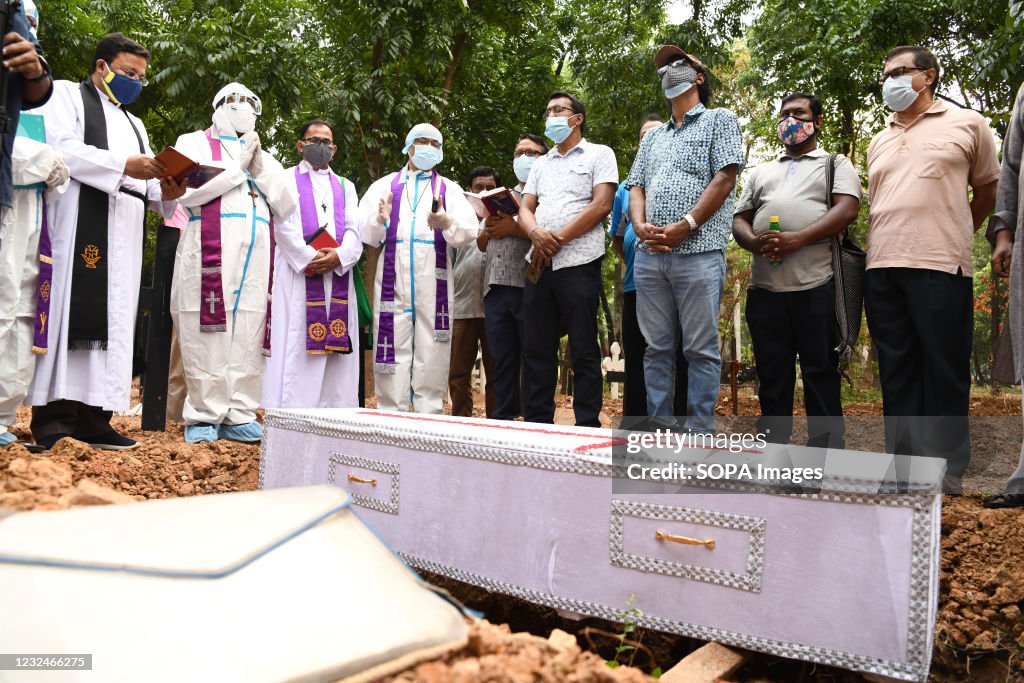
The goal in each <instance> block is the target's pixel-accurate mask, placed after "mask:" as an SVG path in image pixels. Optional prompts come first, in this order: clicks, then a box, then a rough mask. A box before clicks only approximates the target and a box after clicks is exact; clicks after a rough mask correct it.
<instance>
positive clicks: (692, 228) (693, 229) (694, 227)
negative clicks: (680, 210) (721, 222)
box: [683, 213, 700, 235]
mask: <svg viewBox="0 0 1024 683" xmlns="http://www.w3.org/2000/svg"><path fill="white" fill-rule="evenodd" d="M683 220H684V221H686V222H687V223H689V224H690V234H691V235H692V234H694V233H695V232H697V229H698V228H699V227H700V226H699V225H698V224H697V219H696V218H694V217H693V214H689V213H688V214H686V215H685V216H683Z"/></svg>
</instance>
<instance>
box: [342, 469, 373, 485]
mask: <svg viewBox="0 0 1024 683" xmlns="http://www.w3.org/2000/svg"><path fill="white" fill-rule="evenodd" d="M348 480H349V481H351V482H353V483H355V484H369V485H370V486H376V485H377V480H376V479H363V478H362V477H357V476H356V475H354V474H352V473H351V472H349V473H348Z"/></svg>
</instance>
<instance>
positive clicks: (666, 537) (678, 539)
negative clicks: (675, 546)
mask: <svg viewBox="0 0 1024 683" xmlns="http://www.w3.org/2000/svg"><path fill="white" fill-rule="evenodd" d="M654 538H655V539H657V540H659V541H670V542H672V543H682V544H683V545H702V546H704V547H705V548H707V549H708V550H714V549H715V539H713V538H708V539H706V540H703V541H702V540H700V539H699V538H690V537H689V536H674V535H672V534H666V533H665V532H664V531H662V530H661V529H658V530H657V531H655V532H654Z"/></svg>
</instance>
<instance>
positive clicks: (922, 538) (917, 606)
mask: <svg viewBox="0 0 1024 683" xmlns="http://www.w3.org/2000/svg"><path fill="white" fill-rule="evenodd" d="M264 427H265V430H264V437H263V442H262V444H261V448H260V469H259V484H260V488H261V489H262V488H264V487H265V486H264V468H265V467H266V453H267V450H268V443H269V441H270V439H271V438H272V435H273V434H274V432H273V429H275V428H276V429H284V430H289V431H296V432H300V433H304V434H313V435H319V436H326V437H335V438H349V439H356V440H358V441H364V442H369V443H378V444H387V445H391V446H395V447H399V448H408V449H412V450H419V451H429V452H433V453H441V454H446V455H454V456H457V457H464V458H472V459H477V460H491V461H494V462H499V463H503V464H508V465H525V466H527V467H534V468H537V469H543V470H550V471H559V472H573V473H577V474H584V475H591V476H606V477H609V476H612V473H613V467H612V465H611V464H609V463H599V462H594V461H592V460H581V459H579V458H575V457H568V456H567V454H566V453H565V452H564V451H561V450H556V449H553V448H551V447H545V446H538V447H537V448H536V449H535V450H536V451H541V452H545V453H548V454H550V455H537V454H534V453H526V452H522V451H515V450H511V449H512V448H521V447H522V444H520V443H511V442H503V441H499V440H488V441H483V440H480V439H478V440H474V441H467V440H465V439H464V440H462V441H456V440H454V439H451V440H445V439H443V438H441V437H440V436H439V435H437V434H434V433H428V432H423V431H420V430H417V429H410V428H395V427H391V426H389V425H379V424H378V425H374V426H373V427H372V428H371V427H369V426H367V425H366V424H365V423H349V422H346V421H342V420H327V419H323V418H314V419H309V418H305V419H296V418H290V417H281V416H277V415H274V414H272V413H268V414H267V415H266V416H265V418H264ZM267 428H270V429H269V430H268V429H267ZM713 483H714V484H715V485H714V486H711V485H710V484H709V483H708V482H702V481H696V482H693V484H694V485H696V487H697V488H700V487H702V486H703V487H705V488H715V489H717V490H723V491H731V492H736V493H766V494H771V495H782V496H785V497H787V498H803V499H809V500H821V501H828V502H833V503H848V504H865V505H885V506H888V507H904V508H911V509H912V510H913V529H912V534H911V535H912V548H911V552H912V560H911V581H910V611H909V614H908V626H907V662H906V663H902V662H894V661H889V660H882V659H877V658H874V657H867V656H864V655H857V654H852V653H848V652H840V651H837V650H828V649H824V648H815V647H810V646H806V645H800V644H797V643H786V642H783V641H777V640H771V639H767V638H759V637H756V636H748V635H744V634H741V633H734V632H731V631H723V630H721V629H716V628H713V627H709V626H701V625H698V624H688V623H683V622H678V621H674V620H670V619H662V618H660V617H653V616H650V615H645V616H643V617H640V618H638V622H639V623H640V624H641V625H642V626H646V627H648V628H653V629H657V630H662V631H666V632H669V633H676V634H679V635H683V636H687V637H691V638H698V639H702V640H717V641H720V642H722V643H725V644H728V645H735V646H737V647H745V648H748V649H751V650H756V651H759V652H767V653H769V654H774V655H778V656H780V657H792V658H796V659H802V660H807V661H814V662H818V663H820V664H826V665H829V666H838V667H843V668H847V669H853V670H856V671H865V672H870V673H877V674H881V675H884V676H891V677H893V678H898V679H900V680H906V681H922V682H923V681H926V680H927V678H928V670H929V667H930V664H931V648H930V643H929V642H928V630H929V625H930V624H931V622H932V620H933V617H932V616H931V615H930V605H931V600H930V597H929V594H928V586H929V582H930V580H931V576H930V574H931V565H932V559H933V556H932V550H933V545H934V544H933V539H932V534H931V526H932V523H931V514H932V512H931V498H932V496H933V495H934V492H933V491H932V489H931V487H930V486H929V487H928V488H927V489H926V490H921V491H919V492H913V493H907V494H900V495H895V494H879V493H872V492H864V489H866V488H869V486H868V484H867V482H865V481H864V480H858V479H852V478H850V479H846V480H839V479H833V480H830V481H829V483H830V484H835V486H834V487H833V489H834V490H833V491H827V490H826V491H822V492H819V493H783V492H780V491H779V490H778V489H776V490H772V489H771V488H769V487H765V486H754V485H749V484H738V483H734V482H713ZM910 486H911V491H914V489H915V485H914V484H913V483H911V485H910ZM835 489H839V490H835ZM842 489H846V490H842ZM875 490H877V482H876V483H875ZM399 555H402V557H403V558H405V559H406V561H408V562H409V563H410V564H412V565H413V566H416V567H418V568H420V569H425V570H427V571H431V572H434V573H435V574H440V575H442V576H447V577H448V578H452V579H455V580H457V581H462V582H464V583H470V584H473V585H476V586H479V587H481V588H485V589H488V590H495V591H499V592H501V593H504V594H507V595H512V596H515V597H519V598H522V599H524V600H528V601H530V602H536V603H538V604H542V605H546V606H548V607H553V608H556V609H564V610H568V611H573V612H579V613H581V614H590V615H593V616H597V617H601V618H605V619H609V620H611V621H615V620H616V614H618V613H620V612H621V608H611V607H607V606H605V605H600V604H597V603H589V602H581V601H576V600H570V599H567V598H560V597H558V596H555V595H550V594H547V593H540V592H538V591H534V590H532V589H526V588H520V587H518V586H513V585H511V584H507V583H504V582H501V581H497V580H494V579H488V578H486V577H483V576H479V575H476V574H471V573H469V572H465V571H463V570H460V569H456V568H453V567H447V566H445V565H441V564H437V563H434V562H431V561H429V560H420V559H418V558H413V557H411V556H406V555H404V554H402V553H399ZM936 580H937V578H936Z"/></svg>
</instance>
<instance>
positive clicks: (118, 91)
mask: <svg viewBox="0 0 1024 683" xmlns="http://www.w3.org/2000/svg"><path fill="white" fill-rule="evenodd" d="M101 80H102V82H103V85H104V87H105V88H106V89H107V93H108V94H110V95H111V96H112V97H113V98H114V99H115V100H117V101H118V102H119V103H121V104H123V105H129V104H131V103H132V102H134V101H135V100H137V99H139V95H140V94H142V83H141V82H139V81H136V80H135V79H133V78H128V77H127V76H122V75H121V74H119V73H115V72H114V70H113V69H111V68H110V66H109V65H108V66H107V75H106V76H103V77H102V79H101Z"/></svg>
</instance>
